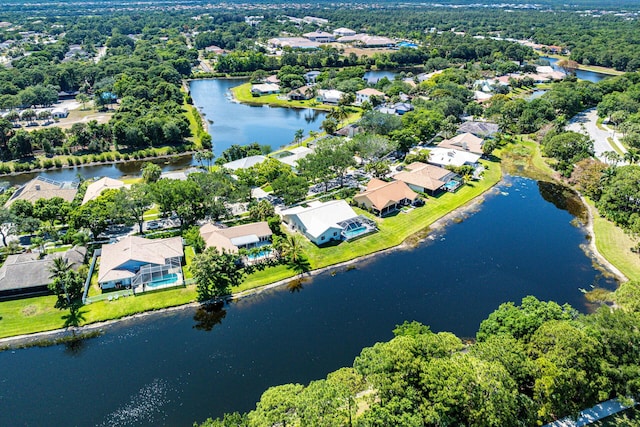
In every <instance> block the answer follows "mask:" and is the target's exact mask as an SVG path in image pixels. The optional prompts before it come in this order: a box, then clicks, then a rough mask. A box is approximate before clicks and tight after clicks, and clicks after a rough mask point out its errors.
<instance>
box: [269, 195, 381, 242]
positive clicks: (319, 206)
mask: <svg viewBox="0 0 640 427" xmlns="http://www.w3.org/2000/svg"><path fill="white" fill-rule="evenodd" d="M280 216H281V217H282V221H283V222H284V223H285V224H287V225H288V226H289V228H290V229H291V230H293V231H299V232H300V233H302V234H303V235H304V236H305V237H306V238H307V239H309V240H310V241H311V242H313V243H315V244H316V245H322V244H325V243H329V242H331V241H340V240H343V239H344V240H349V239H352V238H355V237H358V236H360V235H364V234H367V233H371V232H373V231H375V230H376V225H375V222H373V221H371V220H370V219H368V218H366V217H364V216H362V215H358V214H357V213H356V212H355V211H354V210H353V209H352V208H351V206H349V204H348V203H347V202H346V201H344V200H332V201H328V202H319V201H317V202H311V203H309V206H307V207H303V206H296V207H293V208H290V209H285V210H283V211H281V212H280Z"/></svg>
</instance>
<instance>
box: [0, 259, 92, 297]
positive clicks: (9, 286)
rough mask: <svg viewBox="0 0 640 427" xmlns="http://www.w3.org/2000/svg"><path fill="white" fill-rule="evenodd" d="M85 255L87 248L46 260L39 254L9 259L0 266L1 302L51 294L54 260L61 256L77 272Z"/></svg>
mask: <svg viewBox="0 0 640 427" xmlns="http://www.w3.org/2000/svg"><path fill="white" fill-rule="evenodd" d="M86 254H87V248H85V247H82V246H74V247H73V248H71V249H69V250H68V251H66V252H57V253H53V254H48V255H45V256H44V258H40V253H37V252H30V253H23V254H17V255H9V256H7V259H6V260H5V262H4V264H3V265H2V267H0V299H5V298H22V297H33V296H36V295H46V294H50V293H51V291H49V284H50V283H51V282H52V279H51V271H50V268H51V267H52V266H53V260H54V258H58V257H62V259H64V260H65V261H67V262H68V263H69V265H70V268H72V269H74V270H77V269H78V268H79V267H80V266H81V265H82V264H83V263H84V259H85V256H86Z"/></svg>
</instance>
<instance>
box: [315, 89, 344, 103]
mask: <svg viewBox="0 0 640 427" xmlns="http://www.w3.org/2000/svg"><path fill="white" fill-rule="evenodd" d="M343 96H344V92H341V91H339V90H335V89H329V90H322V89H321V90H319V91H318V97H317V100H318V102H322V103H325V104H333V105H337V104H338V102H339V101H340V99H341V98H342V97H343Z"/></svg>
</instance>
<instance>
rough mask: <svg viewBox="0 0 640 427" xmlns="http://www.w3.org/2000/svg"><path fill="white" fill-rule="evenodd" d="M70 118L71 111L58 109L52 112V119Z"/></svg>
mask: <svg viewBox="0 0 640 427" xmlns="http://www.w3.org/2000/svg"><path fill="white" fill-rule="evenodd" d="M68 116H69V110H67V109H66V108H56V109H53V110H51V117H53V118H54V119H66V118H67V117H68Z"/></svg>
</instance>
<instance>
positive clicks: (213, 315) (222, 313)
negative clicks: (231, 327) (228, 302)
mask: <svg viewBox="0 0 640 427" xmlns="http://www.w3.org/2000/svg"><path fill="white" fill-rule="evenodd" d="M226 316H227V310H225V309H224V303H223V302H216V303H210V304H203V305H202V306H201V307H200V308H198V309H197V310H196V313H195V314H194V316H193V320H195V321H196V324H195V325H193V327H194V328H195V329H198V330H199V331H206V332H210V331H211V330H212V329H213V327H214V326H216V325H219V324H221V323H222V320H223V319H224V318H225V317H226Z"/></svg>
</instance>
